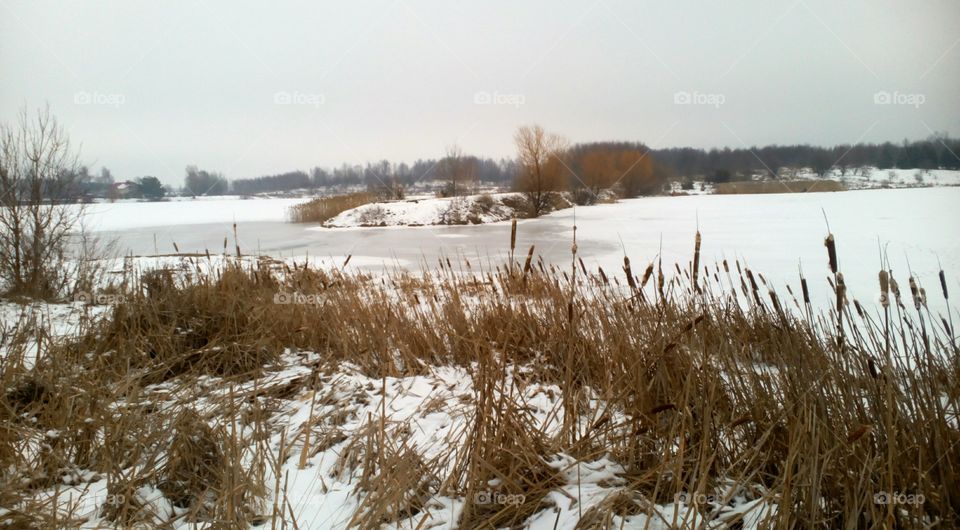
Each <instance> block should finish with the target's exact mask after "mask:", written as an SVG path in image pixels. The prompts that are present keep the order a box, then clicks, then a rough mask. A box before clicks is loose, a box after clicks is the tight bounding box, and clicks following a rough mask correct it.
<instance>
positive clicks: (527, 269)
mask: <svg viewBox="0 0 960 530" xmlns="http://www.w3.org/2000/svg"><path fill="white" fill-rule="evenodd" d="M534 246H535V245H530V250H529V251H527V261H526V263H524V264H523V275H524V276H526V275H527V273H528V272H530V263H531V262H532V261H533V247H534Z"/></svg>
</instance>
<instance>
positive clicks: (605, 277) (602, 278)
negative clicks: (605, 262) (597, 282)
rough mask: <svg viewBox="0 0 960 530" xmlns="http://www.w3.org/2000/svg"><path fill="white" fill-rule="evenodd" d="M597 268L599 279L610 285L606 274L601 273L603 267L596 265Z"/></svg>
mask: <svg viewBox="0 0 960 530" xmlns="http://www.w3.org/2000/svg"><path fill="white" fill-rule="evenodd" d="M597 270H599V271H600V279H601V280H602V281H603V284H604V285H610V281H609V280H607V275H606V274H604V273H603V267H597Z"/></svg>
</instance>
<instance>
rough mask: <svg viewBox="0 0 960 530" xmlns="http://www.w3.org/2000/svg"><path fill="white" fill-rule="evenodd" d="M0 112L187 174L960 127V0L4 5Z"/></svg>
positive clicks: (126, 167)
mask: <svg viewBox="0 0 960 530" xmlns="http://www.w3.org/2000/svg"><path fill="white" fill-rule="evenodd" d="M0 75H2V82H0V120H2V121H4V122H10V121H11V120H12V119H13V118H14V117H15V114H16V112H17V110H18V108H21V107H23V106H24V105H26V106H27V107H29V108H31V109H33V108H36V107H40V106H42V105H44V104H45V103H49V104H50V106H51V109H52V110H53V112H54V113H55V114H56V116H57V117H58V118H59V119H60V121H61V122H62V123H63V124H64V125H65V126H66V127H67V128H68V129H69V131H70V132H71V135H72V138H73V139H74V141H76V142H79V143H82V155H83V156H82V157H83V160H84V161H86V162H87V163H88V164H90V165H93V166H96V167H99V166H102V165H105V166H107V167H109V168H110V169H112V170H113V173H114V176H115V177H116V178H118V179H124V178H133V177H137V176H142V175H156V176H158V177H160V178H161V179H162V180H164V181H165V182H168V183H177V184H179V183H181V182H182V178H183V174H184V166H186V165H187V164H196V165H199V166H200V167H202V168H205V169H210V170H218V171H222V172H224V173H225V174H226V175H227V176H228V177H229V178H243V177H251V176H258V175H262V174H265V173H279V172H282V171H286V170H291V169H309V168H311V167H313V166H316V165H320V166H333V165H339V164H341V163H343V162H349V163H363V162H366V161H374V160H377V159H383V158H387V159H390V160H394V161H413V160H415V159H417V158H430V157H438V156H441V155H442V153H443V150H444V147H445V146H446V145H449V144H451V143H454V142H456V143H459V144H460V145H461V146H462V148H463V150H464V151H465V152H469V153H474V154H478V155H484V156H494V157H500V156H512V154H513V146H512V134H513V131H514V130H515V129H516V127H518V126H519V125H523V124H528V123H539V124H541V125H543V126H544V127H545V128H547V129H548V130H551V131H555V132H558V133H561V134H563V135H565V136H566V137H567V138H568V139H570V140H571V141H574V142H578V141H592V140H636V141H643V142H645V143H647V144H648V145H651V146H655V147H665V146H687V145H689V146H695V147H715V146H730V147H739V146H744V145H746V146H750V145H764V144H772V143H778V144H788V143H810V144H818V145H835V144H841V143H854V142H857V141H867V142H879V141H886V140H892V141H900V140H902V139H904V138H910V139H921V138H925V137H927V136H929V135H930V134H931V132H932V131H937V132H948V133H950V134H951V136H960V1H958V0H942V1H939V0H911V1H883V0H863V1H846V0H829V1H820V0H801V1H789V0H788V1H786V2H780V1H770V0H749V1H730V2H684V1H674V2H637V1H623V2H621V1H617V0H600V1H591V0H587V1H583V2H560V1H557V0H537V1H532V0H529V1H522V2H518V1H484V2H470V3H467V2H452V1H449V0H448V1H422V0H397V1H383V2H367V1H343V2H316V1H307V2H283V1H270V2H267V1H258V2H239V1H236V0H231V1H224V2H219V1H213V0H207V1H203V0H200V1H194V2H139V1H131V0H122V1H121V0H118V1H109V2H94V1H69V2H65V1H55V2H54V1H51V2H47V1H37V0H25V1H10V0H0Z"/></svg>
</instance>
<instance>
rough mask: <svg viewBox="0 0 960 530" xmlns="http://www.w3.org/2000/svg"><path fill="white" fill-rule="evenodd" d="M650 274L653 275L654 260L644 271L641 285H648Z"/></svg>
mask: <svg viewBox="0 0 960 530" xmlns="http://www.w3.org/2000/svg"><path fill="white" fill-rule="evenodd" d="M650 276H653V262H652V261H651V262H650V264H649V265H647V269H646V270H645V271H643V280H641V282H640V287H643V286H645V285H647V281H648V280H649V279H650Z"/></svg>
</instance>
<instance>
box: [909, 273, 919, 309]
mask: <svg viewBox="0 0 960 530" xmlns="http://www.w3.org/2000/svg"><path fill="white" fill-rule="evenodd" d="M910 296H911V297H912V298H913V307H914V309H916V310H917V311H919V310H920V290H919V289H917V282H916V281H915V280H914V279H913V276H911V277H910Z"/></svg>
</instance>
